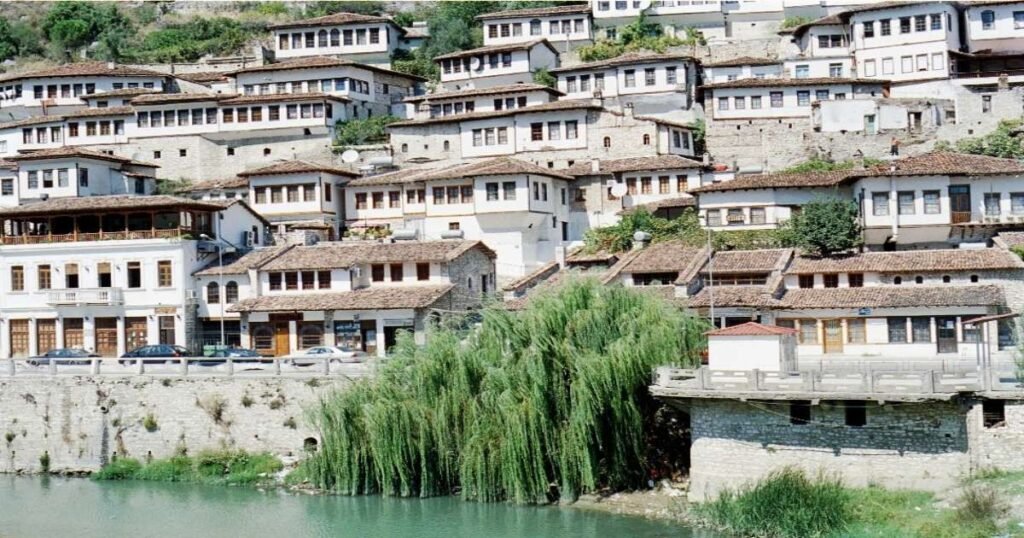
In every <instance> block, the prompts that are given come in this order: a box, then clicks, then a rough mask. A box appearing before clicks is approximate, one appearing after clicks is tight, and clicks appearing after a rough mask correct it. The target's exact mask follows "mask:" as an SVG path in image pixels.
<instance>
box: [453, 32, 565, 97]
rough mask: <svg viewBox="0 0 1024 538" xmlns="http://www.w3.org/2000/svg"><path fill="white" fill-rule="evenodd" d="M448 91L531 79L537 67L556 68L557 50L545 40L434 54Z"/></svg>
mask: <svg viewBox="0 0 1024 538" xmlns="http://www.w3.org/2000/svg"><path fill="white" fill-rule="evenodd" d="M434 62H435V63H436V64H437V65H438V68H439V69H440V71H441V85H442V86H444V88H445V89H447V90H464V89H468V88H488V87H491V86H504V85H508V84H517V83H520V82H533V74H534V73H536V72H537V71H538V70H541V69H547V70H549V71H550V70H552V69H554V68H556V67H558V51H557V50H555V48H554V47H553V46H552V45H551V43H550V42H549V41H548V40H547V39H533V40H531V41H527V42H524V43H510V44H508V45H490V46H486V47H480V48H475V49H469V50H462V51H457V52H450V53H448V54H442V55H440V56H436V57H434Z"/></svg>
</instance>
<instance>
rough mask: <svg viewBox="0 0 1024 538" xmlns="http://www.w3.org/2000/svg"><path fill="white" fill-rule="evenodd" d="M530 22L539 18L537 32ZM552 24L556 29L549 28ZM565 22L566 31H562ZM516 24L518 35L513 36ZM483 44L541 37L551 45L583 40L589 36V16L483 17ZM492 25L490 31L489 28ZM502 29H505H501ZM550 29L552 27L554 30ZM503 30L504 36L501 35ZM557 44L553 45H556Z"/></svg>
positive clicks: (522, 40)
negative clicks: (505, 34)
mask: <svg viewBox="0 0 1024 538" xmlns="http://www.w3.org/2000/svg"><path fill="white" fill-rule="evenodd" d="M531 21H540V28H539V31H534V29H535V27H532V28H531V26H530V22H531ZM552 23H555V24H557V28H552V27H551V25H552ZM566 23H568V24H569V26H568V29H569V33H565V32H563V28H564V25H565V24H566ZM517 25H518V32H519V33H518V35H516V31H517V28H516V26H517ZM482 26H483V33H484V46H490V45H510V44H512V43H527V42H530V41H533V40H534V39H541V38H545V39H547V40H548V41H551V43H552V44H557V43H559V42H563V41H585V40H589V39H591V28H590V15H589V14H588V13H569V14H563V15H546V16H540V17H509V18H505V19H487V20H484V21H482ZM492 26H493V27H495V30H494V31H492V30H491V27H492ZM503 27H504V29H505V30H506V31H505V32H502V30H503ZM552 30H555V31H554V32H553V31H552ZM503 33H507V34H508V35H507V36H503V35H502V34H503ZM556 46H557V45H556Z"/></svg>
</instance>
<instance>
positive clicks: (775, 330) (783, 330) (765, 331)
mask: <svg viewBox="0 0 1024 538" xmlns="http://www.w3.org/2000/svg"><path fill="white" fill-rule="evenodd" d="M704 334H706V335H707V336H785V335H792V334H796V329H790V328H789V327H777V326H775V325H762V324H760V323H757V322H755V321H748V322H746V323H744V324H742V325H734V326H732V327H725V328H723V329H715V330H713V331H708V332H706V333H704Z"/></svg>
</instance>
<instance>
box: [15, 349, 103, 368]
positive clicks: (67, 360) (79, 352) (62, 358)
mask: <svg viewBox="0 0 1024 538" xmlns="http://www.w3.org/2000/svg"><path fill="white" fill-rule="evenodd" d="M93 357H99V355H98V354H96V353H91V352H89V351H86V350H84V349H80V348H76V347H68V348H60V349H51V350H50V351H47V352H46V353H43V354H42V355H39V356H36V357H30V358H29V359H28V363H29V364H31V365H32V366H43V365H49V364H50V361H51V360H53V361H54V362H55V363H57V364H58V365H61V364H89V363H90V362H92V361H91V360H90V359H92V358H93Z"/></svg>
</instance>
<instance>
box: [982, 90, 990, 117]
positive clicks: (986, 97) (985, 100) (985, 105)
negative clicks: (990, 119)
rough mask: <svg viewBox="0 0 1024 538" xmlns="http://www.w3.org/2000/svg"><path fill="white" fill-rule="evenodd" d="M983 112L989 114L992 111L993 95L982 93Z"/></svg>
mask: <svg viewBox="0 0 1024 538" xmlns="http://www.w3.org/2000/svg"><path fill="white" fill-rule="evenodd" d="M981 112H982V114H988V113H990V112H992V96H991V95H982V96H981Z"/></svg>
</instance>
